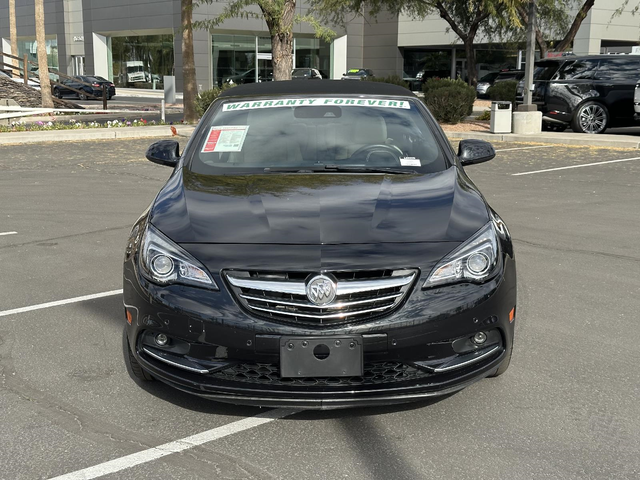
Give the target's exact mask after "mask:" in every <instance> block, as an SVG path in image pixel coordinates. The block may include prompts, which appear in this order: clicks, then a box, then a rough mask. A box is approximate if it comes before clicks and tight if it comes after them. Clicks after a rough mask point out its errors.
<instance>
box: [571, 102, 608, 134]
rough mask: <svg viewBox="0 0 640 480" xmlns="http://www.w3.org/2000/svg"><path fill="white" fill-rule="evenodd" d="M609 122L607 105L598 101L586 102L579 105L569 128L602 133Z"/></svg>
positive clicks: (578, 131)
mask: <svg viewBox="0 0 640 480" xmlns="http://www.w3.org/2000/svg"><path fill="white" fill-rule="evenodd" d="M608 123H609V111H608V110H607V107H605V106H604V105H602V104H601V103H598V102H587V103H585V104H584V105H581V106H580V107H579V108H578V109H577V111H576V113H575V115H574V116H573V120H571V128H572V129H573V131H574V132H576V133H592V134H598V133H604V131H605V130H606V129H607V124H608Z"/></svg>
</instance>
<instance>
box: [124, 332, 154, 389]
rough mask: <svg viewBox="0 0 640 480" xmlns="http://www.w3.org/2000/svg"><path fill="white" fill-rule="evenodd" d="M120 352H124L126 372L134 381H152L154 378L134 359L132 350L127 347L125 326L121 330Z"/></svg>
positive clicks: (127, 338) (127, 339) (127, 340)
mask: <svg viewBox="0 0 640 480" xmlns="http://www.w3.org/2000/svg"><path fill="white" fill-rule="evenodd" d="M122 353H123V354H124V364H125V366H126V367H127V373H128V374H129V376H130V377H131V378H132V379H133V380H134V381H136V382H152V381H154V380H155V379H154V378H153V377H152V376H151V374H149V373H148V372H147V371H146V370H144V369H143V368H142V366H141V365H140V364H139V363H138V361H137V360H136V357H134V356H133V352H132V351H131V348H130V347H129V337H127V328H126V327H125V328H124V329H123V331H122Z"/></svg>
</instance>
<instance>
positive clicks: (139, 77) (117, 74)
mask: <svg viewBox="0 0 640 480" xmlns="http://www.w3.org/2000/svg"><path fill="white" fill-rule="evenodd" d="M111 56H112V59H113V63H112V65H113V83H115V84H116V86H118V87H127V88H151V89H156V88H157V89H162V88H164V85H163V76H165V75H174V60H173V35H140V36H131V37H112V38H111Z"/></svg>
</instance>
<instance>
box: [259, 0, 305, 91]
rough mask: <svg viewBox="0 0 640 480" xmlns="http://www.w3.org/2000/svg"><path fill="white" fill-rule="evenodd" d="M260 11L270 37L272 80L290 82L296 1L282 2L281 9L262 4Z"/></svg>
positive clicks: (272, 5)
mask: <svg viewBox="0 0 640 480" xmlns="http://www.w3.org/2000/svg"><path fill="white" fill-rule="evenodd" d="M276 3H279V2H276ZM260 9H261V10H262V14H263V16H264V20H265V22H266V24H267V28H268V29H269V34H270V35H271V55H272V63H273V79H274V80H275V81H279V80H291V71H292V70H293V19H294V17H295V13H296V0H284V2H283V5H282V7H281V8H278V7H277V6H275V5H274V4H272V3H268V2H263V3H262V4H261V5H260ZM256 67H257V65H256Z"/></svg>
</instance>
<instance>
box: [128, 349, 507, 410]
mask: <svg viewBox="0 0 640 480" xmlns="http://www.w3.org/2000/svg"><path fill="white" fill-rule="evenodd" d="M505 353H506V352H505V351H504V350H503V351H502V352H501V354H500V355H499V356H498V357H497V358H496V359H494V360H493V361H491V363H490V364H488V365H485V366H483V367H482V368H480V369H478V370H477V371H475V372H470V373H468V374H467V375H465V377H466V379H465V380H462V381H461V382H458V383H455V384H453V385H451V384H450V385H449V386H440V387H438V386H434V385H429V386H425V385H416V386H411V387H403V388H393V387H390V388H388V389H385V390H378V391H371V390H369V391H357V390H354V391H352V392H344V391H343V392H326V396H323V394H322V393H320V394H318V393H315V394H309V392H297V391H295V390H281V391H266V390H261V389H259V388H225V387H222V388H219V389H217V388H216V387H215V386H213V385H207V386H206V387H205V386H204V385H202V386H201V388H198V387H200V385H196V384H192V386H187V385H185V384H183V383H178V382H175V381H173V379H172V378H171V377H172V375H166V373H167V372H164V371H162V370H158V369H157V368H154V366H153V365H152V364H150V363H148V362H146V361H145V360H144V358H142V357H139V361H141V363H143V364H144V366H145V369H146V370H148V371H150V373H151V374H152V375H153V376H154V377H155V378H156V379H158V380H160V381H161V382H163V383H166V384H167V385H169V386H171V387H173V388H176V389H178V390H181V391H183V392H186V393H190V394H192V395H197V396H199V397H203V398H207V399H209V400H214V401H217V402H223V403H231V404H234V405H244V406H254V407H270V408H299V409H305V410H335V409H342V408H355V407H375V406H384V405H394V404H401V403H409V402H416V401H420V400H427V399H430V398H431V399H432V398H437V397H441V396H446V395H451V394H453V393H456V392H458V391H460V390H462V389H464V388H466V387H468V386H469V385H472V384H473V383H475V382H477V381H479V380H482V379H483V378H486V377H488V376H491V375H493V374H494V373H495V372H496V370H497V369H498V367H499V366H500V364H501V363H502V362H503V361H504V360H505V358H506V354H505ZM149 367H151V368H149ZM173 378H174V379H176V380H179V377H173ZM207 389H209V391H207Z"/></svg>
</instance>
